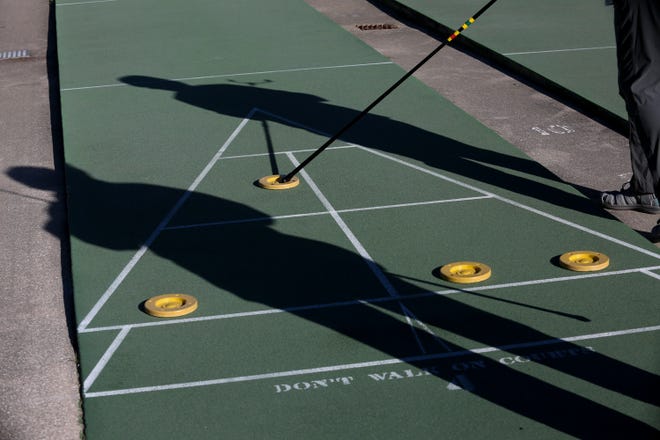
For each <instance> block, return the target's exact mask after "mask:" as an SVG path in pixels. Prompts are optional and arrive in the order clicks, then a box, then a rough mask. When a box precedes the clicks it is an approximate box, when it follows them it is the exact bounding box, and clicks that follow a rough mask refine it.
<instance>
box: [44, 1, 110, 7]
mask: <svg viewBox="0 0 660 440" xmlns="http://www.w3.org/2000/svg"><path fill="white" fill-rule="evenodd" d="M116 1H117V0H91V1H88V2H71V3H60V2H56V3H55V6H79V5H91V4H92V3H110V2H116Z"/></svg>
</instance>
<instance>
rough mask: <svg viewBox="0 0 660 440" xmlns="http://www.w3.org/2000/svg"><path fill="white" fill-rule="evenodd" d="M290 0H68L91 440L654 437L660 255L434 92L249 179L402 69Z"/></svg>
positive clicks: (81, 342) (78, 275) (66, 91)
mask: <svg viewBox="0 0 660 440" xmlns="http://www.w3.org/2000/svg"><path fill="white" fill-rule="evenodd" d="M276 3H277V5H275V4H274V3H273V2H268V1H264V0H247V1H244V2H240V3H235V4H228V3H226V2H212V1H208V0H193V1H191V2H186V3H180V2H173V1H169V0H166V1H161V2H158V3H157V5H158V6H157V7H156V3H154V2H153V1H151V0H145V1H140V2H138V1H134V0H130V1H129V0H116V1H104V2H95V1H90V2H87V3H81V2H75V3H63V2H60V3H58V7H57V21H58V22H57V25H58V51H59V57H60V76H61V83H62V89H61V99H62V117H63V121H62V123H63V129H64V146H65V157H66V166H67V193H68V208H69V221H70V233H71V250H72V255H71V257H72V267H73V281H74V291H75V292H74V295H75V306H76V317H77V321H78V329H77V330H78V346H79V354H80V369H81V376H82V382H83V386H82V388H83V399H84V401H83V403H84V414H85V430H86V436H87V438H89V439H106V438H107V439H115V438H127V439H129V438H135V439H138V438H139V439H148V438H154V439H164V438H172V439H182V438H198V439H203V438H237V439H239V438H241V439H242V438H245V439H247V438H269V439H276V438H318V439H321V438H359V437H364V438H379V439H382V438H416V437H429V436H436V437H437V436H445V437H451V438H453V437H459V436H463V437H467V438H481V437H485V436H489V437H496V438H499V437H504V436H518V437H524V438H532V437H533V438H561V437H567V438H568V437H571V436H573V437H589V436H592V435H595V434H596V435H601V434H612V433H616V434H617V435H619V434H620V435H630V436H633V437H635V438H652V437H654V436H656V435H657V434H658V432H659V430H660V419H659V418H658V411H657V410H658V405H659V403H660V401H659V400H658V399H659V398H658V396H660V393H658V387H659V379H658V378H659V374H660V363H659V362H658V361H659V359H660V356H659V355H660V353H659V352H658V348H657V347H658V342H659V338H660V320H658V316H659V315H658V310H660V298H659V297H658V294H657V292H658V286H659V283H660V254H658V252H657V248H655V247H653V246H651V245H650V244H648V243H647V242H645V241H644V240H643V239H641V237H639V236H638V235H637V234H635V233H634V231H631V230H630V229H628V228H627V227H626V226H624V225H622V224H621V223H619V222H617V221H616V220H614V219H613V218H612V217H610V216H609V215H608V214H607V213H605V212H604V211H602V210H601V209H599V208H598V207H596V206H594V205H593V204H592V203H591V202H589V201H588V200H587V199H585V198H584V197H583V196H582V195H580V194H579V192H577V191H576V190H574V189H573V188H571V187H570V186H568V185H566V184H564V183H562V182H560V181H558V180H557V179H556V178H555V177H554V176H553V175H551V174H550V173H548V172H547V171H546V170H544V169H543V168H542V167H540V166H539V165H538V164H536V163H535V162H534V161H532V160H531V159H529V158H528V157H526V156H525V155H523V154H522V153H521V152H520V151H519V150H517V149H516V148H514V147H513V146H511V145H510V144H508V143H507V142H505V141H504V140H502V139H501V138H500V137H498V136H497V134H495V133H494V132H492V131H491V130H489V129H487V128H485V127H484V126H482V125H481V124H479V123H478V122H477V121H476V120H474V119H473V118H471V117H470V116H469V115H467V114H465V113H464V112H462V111H461V110H459V109H457V108H456V107H454V106H453V105H452V104H450V103H449V102H448V101H447V100H445V99H444V98H442V97H441V96H439V95H437V94H436V93H435V92H433V91H432V90H430V89H428V88H427V87H425V86H424V85H423V84H421V83H420V82H419V81H417V80H415V79H410V80H409V81H407V82H406V83H404V84H403V85H402V86H401V87H400V88H399V89H397V91H396V92H395V93H393V94H392V95H391V96H389V97H388V98H387V100H385V101H383V102H382V103H381V104H380V105H379V106H378V107H377V108H376V109H375V110H374V111H373V112H372V113H370V114H369V115H368V116H366V117H365V118H364V119H363V120H362V121H361V122H360V123H359V124H358V125H356V126H355V127H354V128H352V129H351V130H350V131H349V132H347V133H346V134H345V135H344V136H342V137H341V139H339V140H338V141H337V142H336V143H335V144H333V145H332V146H331V147H330V148H328V150H326V151H325V152H324V153H323V155H321V156H319V157H318V158H317V160H315V161H314V162H312V163H310V164H309V165H308V166H307V167H305V168H304V169H303V170H302V171H301V172H300V174H299V176H298V177H299V179H300V185H299V186H298V187H296V188H293V189H290V190H282V191H268V190H264V189H262V188H259V187H258V186H257V185H255V182H256V181H257V180H258V179H259V178H261V177H263V176H265V175H270V174H282V173H286V172H288V171H290V170H291V169H293V168H294V167H295V166H297V165H298V164H299V163H301V162H302V161H303V160H304V159H305V158H306V157H308V155H309V154H311V153H312V152H313V151H314V150H315V148H317V147H318V146H319V145H320V144H322V143H323V142H324V141H325V140H326V139H327V138H328V137H329V136H331V135H332V134H333V133H334V132H336V130H338V129H339V128H341V127H342V126H343V124H345V123H346V122H348V121H349V120H350V119H352V118H353V117H354V116H355V115H356V114H358V113H359V112H360V111H361V109H362V108H364V107H365V106H366V105H367V104H368V103H369V102H370V101H371V100H372V99H373V98H374V97H376V96H377V95H378V94H380V93H381V92H382V91H383V90H384V89H385V88H386V87H387V86H389V85H390V84H392V83H394V82H395V81H396V80H397V79H398V78H400V77H401V75H402V74H403V73H404V72H403V71H402V70H401V68H400V67H398V66H396V65H394V64H392V63H391V62H390V61H389V60H387V59H385V58H383V57H382V56H380V55H378V54H377V53H376V52H374V51H373V50H372V49H370V48H368V47H367V46H365V45H364V44H363V43H361V42H360V41H358V40H356V39H354V38H353V37H352V36H351V35H350V34H349V33H347V32H345V31H344V30H343V29H341V28H340V27H338V26H337V25H335V24H334V23H332V22H330V21H328V20H327V19H326V18H324V17H323V16H321V15H320V14H318V13H317V12H316V11H314V10H313V9H311V8H310V7H309V6H308V5H307V4H306V3H304V2H303V1H300V0H282V1H278V2H276ZM475 26H476V25H475ZM194 48H199V50H197V49H194ZM193 49H194V50H193ZM174 53H176V57H175V56H172V54H174ZM575 250H593V251H597V252H601V253H603V254H605V255H607V256H608V257H609V258H610V265H609V266H608V267H607V268H605V269H602V270H599V271H594V272H576V271H571V270H567V269H565V268H563V267H561V266H560V264H559V263H558V259H559V257H560V255H562V254H563V253H566V252H569V251H575ZM458 261H477V262H482V263H485V264H487V265H488V266H490V267H491V268H492V276H491V277H490V278H488V279H487V280H484V281H481V282H479V283H474V284H459V283H453V282H449V281H446V280H444V279H443V278H442V277H440V276H439V273H438V271H439V269H440V267H441V266H443V265H447V264H450V263H452V262H458ZM163 294H186V295H192V296H194V298H195V299H196V300H197V301H198V308H197V309H196V310H195V311H194V312H192V313H190V314H186V315H183V316H178V317H173V318H158V317H153V316H151V315H149V314H148V313H146V312H145V301H147V300H148V299H149V298H151V297H154V296H157V295H163Z"/></svg>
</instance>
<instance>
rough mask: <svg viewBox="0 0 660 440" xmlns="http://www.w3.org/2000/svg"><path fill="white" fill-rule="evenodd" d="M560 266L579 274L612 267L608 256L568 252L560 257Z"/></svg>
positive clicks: (595, 253)
mask: <svg viewBox="0 0 660 440" xmlns="http://www.w3.org/2000/svg"><path fill="white" fill-rule="evenodd" d="M559 264H560V265H561V266H562V267H564V268H566V269H569V270H575V271H577V272H591V271H596V270H601V269H605V268H606V267H607V266H609V265H610V259H609V257H608V256H607V255H605V254H601V253H600V252H593V251H573V252H566V253H565V254H562V255H561V256H560V257H559Z"/></svg>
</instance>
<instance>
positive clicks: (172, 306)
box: [144, 293, 198, 318]
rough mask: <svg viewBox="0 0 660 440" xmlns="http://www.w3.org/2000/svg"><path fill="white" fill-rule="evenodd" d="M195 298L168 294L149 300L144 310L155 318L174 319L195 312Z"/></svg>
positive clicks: (179, 294)
mask: <svg viewBox="0 0 660 440" xmlns="http://www.w3.org/2000/svg"><path fill="white" fill-rule="evenodd" d="M197 306H198V303H197V298H195V297H194V296H191V295H186V294H184V293H168V294H165V295H158V296H154V297H151V298H149V299H148V300H147V301H146V302H145V303H144V309H145V310H146V312H147V313H148V314H150V315H151V316H155V317H157V318H174V317H177V316H183V315H187V314H189V313H192V312H194V311H195V310H197Z"/></svg>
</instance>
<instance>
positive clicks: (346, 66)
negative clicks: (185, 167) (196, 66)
mask: <svg viewBox="0 0 660 440" xmlns="http://www.w3.org/2000/svg"><path fill="white" fill-rule="evenodd" d="M113 1H114V0H113ZM388 64H394V63H393V62H392V61H383V62H377V63H362V64H342V65H336V66H318V67H295V68H291V69H279V70H264V71H261V72H242V73H224V74H219V75H206V76H190V77H185V78H171V79H169V81H197V80H201V79H219V78H234V77H237V76H252V75H266V74H275V73H293V72H312V71H318V70H330V69H350V68H359V67H371V66H384V65H388ZM126 86H128V84H124V83H114V84H100V85H94V86H83V87H66V88H63V89H60V91H61V92H71V91H75V90H91V89H106V88H109V87H126Z"/></svg>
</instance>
